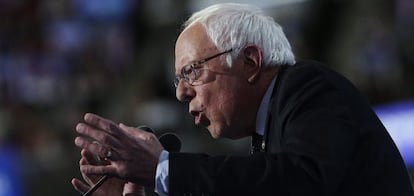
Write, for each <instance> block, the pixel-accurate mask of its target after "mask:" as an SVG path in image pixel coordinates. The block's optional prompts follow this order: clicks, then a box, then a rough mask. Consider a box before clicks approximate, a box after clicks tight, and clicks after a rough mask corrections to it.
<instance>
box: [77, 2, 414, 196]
mask: <svg viewBox="0 0 414 196" xmlns="http://www.w3.org/2000/svg"><path fill="white" fill-rule="evenodd" d="M175 57H176V61H175V70H176V76H177V78H176V80H175V85H176V96H177V99H178V100H180V101H182V102H185V103H188V106H189V113H190V114H191V115H192V116H193V117H194V122H195V124H197V125H201V126H204V127H206V128H207V129H208V131H209V132H210V134H211V136H212V137H213V138H221V137H227V138H231V139H238V138H242V137H249V136H253V139H252V141H253V144H255V145H254V147H253V148H252V154H251V155H246V156H230V155H223V156H208V155H204V154H191V153H168V152H166V151H165V150H163V148H162V146H161V145H160V143H159V142H158V140H157V139H156V137H155V136H154V135H153V134H150V133H147V132H144V131H142V130H138V129H135V128H133V127H127V126H125V125H122V124H121V125H119V126H117V125H116V124H114V123H113V122H111V121H109V120H107V119H104V118H102V117H99V116H96V115H93V114H86V115H85V117H84V120H85V122H83V123H80V124H78V126H77V127H76V130H77V131H78V133H80V134H82V135H85V136H88V137H91V138H93V139H94V140H96V142H89V141H88V140H86V139H85V138H84V136H80V137H77V138H76V140H75V143H76V145H77V146H79V147H80V148H82V149H83V150H82V158H81V161H80V165H81V168H80V169H81V172H82V174H83V176H84V178H85V180H86V181H87V182H88V184H89V185H86V184H83V183H82V182H81V181H80V180H77V179H74V180H73V181H72V183H73V185H74V187H75V188H76V189H77V190H79V191H81V192H85V191H86V190H87V189H88V188H89V186H90V185H93V184H94V183H96V179H93V178H92V177H93V175H98V176H102V175H108V176H110V177H112V178H110V180H111V181H110V182H107V184H106V185H104V186H106V187H101V190H98V191H101V193H100V194H101V195H105V194H107V195H110V194H111V193H109V191H115V192H117V193H118V194H119V193H121V191H124V194H127V193H131V194H132V193H134V194H138V195H139V194H143V193H142V187H141V186H139V185H145V186H146V185H150V186H153V185H155V188H156V191H157V192H158V193H159V194H161V195H400V196H403V195H413V190H412V187H411V185H410V179H409V177H408V174H407V171H406V168H405V166H404V163H403V161H402V159H401V156H400V154H399V152H398V150H397V148H396V146H395V145H394V143H393V141H392V140H391V138H390V136H389V135H388V133H387V131H386V130H385V128H384V127H383V125H382V124H381V122H380V121H379V119H378V118H377V116H376V115H375V114H374V112H373V111H372V109H371V108H370V106H369V104H368V102H367V101H366V100H365V98H363V97H362V96H361V95H360V93H359V92H358V91H357V89H356V88H355V87H354V86H353V85H352V84H351V83H350V82H349V81H348V80H346V79H345V78H343V77H342V76H340V75H338V74H337V73H335V72H333V71H331V70H329V69H328V68H326V67H324V66H323V65H321V64H319V63H317V62H310V61H309V62H295V59H294V55H293V53H292V51H291V48H290V45H289V43H288V41H287V39H286V37H285V35H284V34H283V32H282V30H281V28H280V26H279V25H278V24H277V23H275V22H274V21H273V19H272V18H270V17H268V16H265V15H263V13H262V12H261V10H259V9H258V8H255V7H253V6H249V5H242V4H218V5H214V6H211V7H208V8H206V9H204V10H201V11H199V12H197V13H195V14H193V15H192V17H191V18H190V19H189V20H188V21H187V22H186V23H185V29H184V30H183V32H182V33H181V34H180V36H179V37H178V39H177V42H176V48H175ZM93 154H95V155H98V156H100V157H103V158H105V159H106V160H104V161H102V162H97V161H95V160H94V159H93V158H92V156H93ZM111 186H112V187H115V188H111ZM98 194H99V193H98Z"/></svg>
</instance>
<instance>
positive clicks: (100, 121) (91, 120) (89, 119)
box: [83, 113, 120, 134]
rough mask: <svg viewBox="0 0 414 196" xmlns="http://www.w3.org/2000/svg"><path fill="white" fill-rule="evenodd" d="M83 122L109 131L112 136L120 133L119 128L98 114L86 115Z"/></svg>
mask: <svg viewBox="0 0 414 196" xmlns="http://www.w3.org/2000/svg"><path fill="white" fill-rule="evenodd" d="M83 120H84V121H85V122H86V123H88V124H90V125H92V126H95V127H97V128H99V129H102V130H104V131H107V132H108V133H110V134H117V133H119V131H120V130H119V127H118V126H117V125H116V124H115V123H114V122H112V121H110V120H108V119H105V118H103V117H100V116H98V115H96V114H92V113H86V114H85V116H84V117H83Z"/></svg>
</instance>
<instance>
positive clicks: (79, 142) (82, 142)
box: [75, 137, 108, 161]
mask: <svg viewBox="0 0 414 196" xmlns="http://www.w3.org/2000/svg"><path fill="white" fill-rule="evenodd" d="M75 145H76V146H78V147H79V148H82V149H86V150H87V151H89V152H91V153H93V154H95V155H98V156H99V157H102V158H104V157H105V156H106V155H107V152H108V148H106V147H104V146H103V145H101V144H99V143H97V142H90V141H89V140H87V139H85V138H84V137H76V138H75ZM91 156H93V155H88V160H89V161H92V158H93V157H91Z"/></svg>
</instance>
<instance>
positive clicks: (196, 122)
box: [190, 111, 202, 125]
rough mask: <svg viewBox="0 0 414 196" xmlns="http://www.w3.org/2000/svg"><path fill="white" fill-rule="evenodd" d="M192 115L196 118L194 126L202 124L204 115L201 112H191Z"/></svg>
mask: <svg viewBox="0 0 414 196" xmlns="http://www.w3.org/2000/svg"><path fill="white" fill-rule="evenodd" d="M190 114H191V115H192V116H194V124H196V125H199V124H200V123H201V117H202V113H201V112H200V111H190Z"/></svg>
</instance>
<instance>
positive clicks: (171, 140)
mask: <svg viewBox="0 0 414 196" xmlns="http://www.w3.org/2000/svg"><path fill="white" fill-rule="evenodd" d="M137 129H141V130H144V131H146V132H149V133H152V134H155V132H154V130H153V129H151V128H150V127H148V126H146V125H140V126H138V127H137ZM158 140H159V141H160V143H161V145H162V147H164V149H165V150H166V151H168V152H180V149H181V139H180V137H178V135H177V134H174V133H170V132H168V133H164V134H162V135H161V136H160V137H158Z"/></svg>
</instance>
